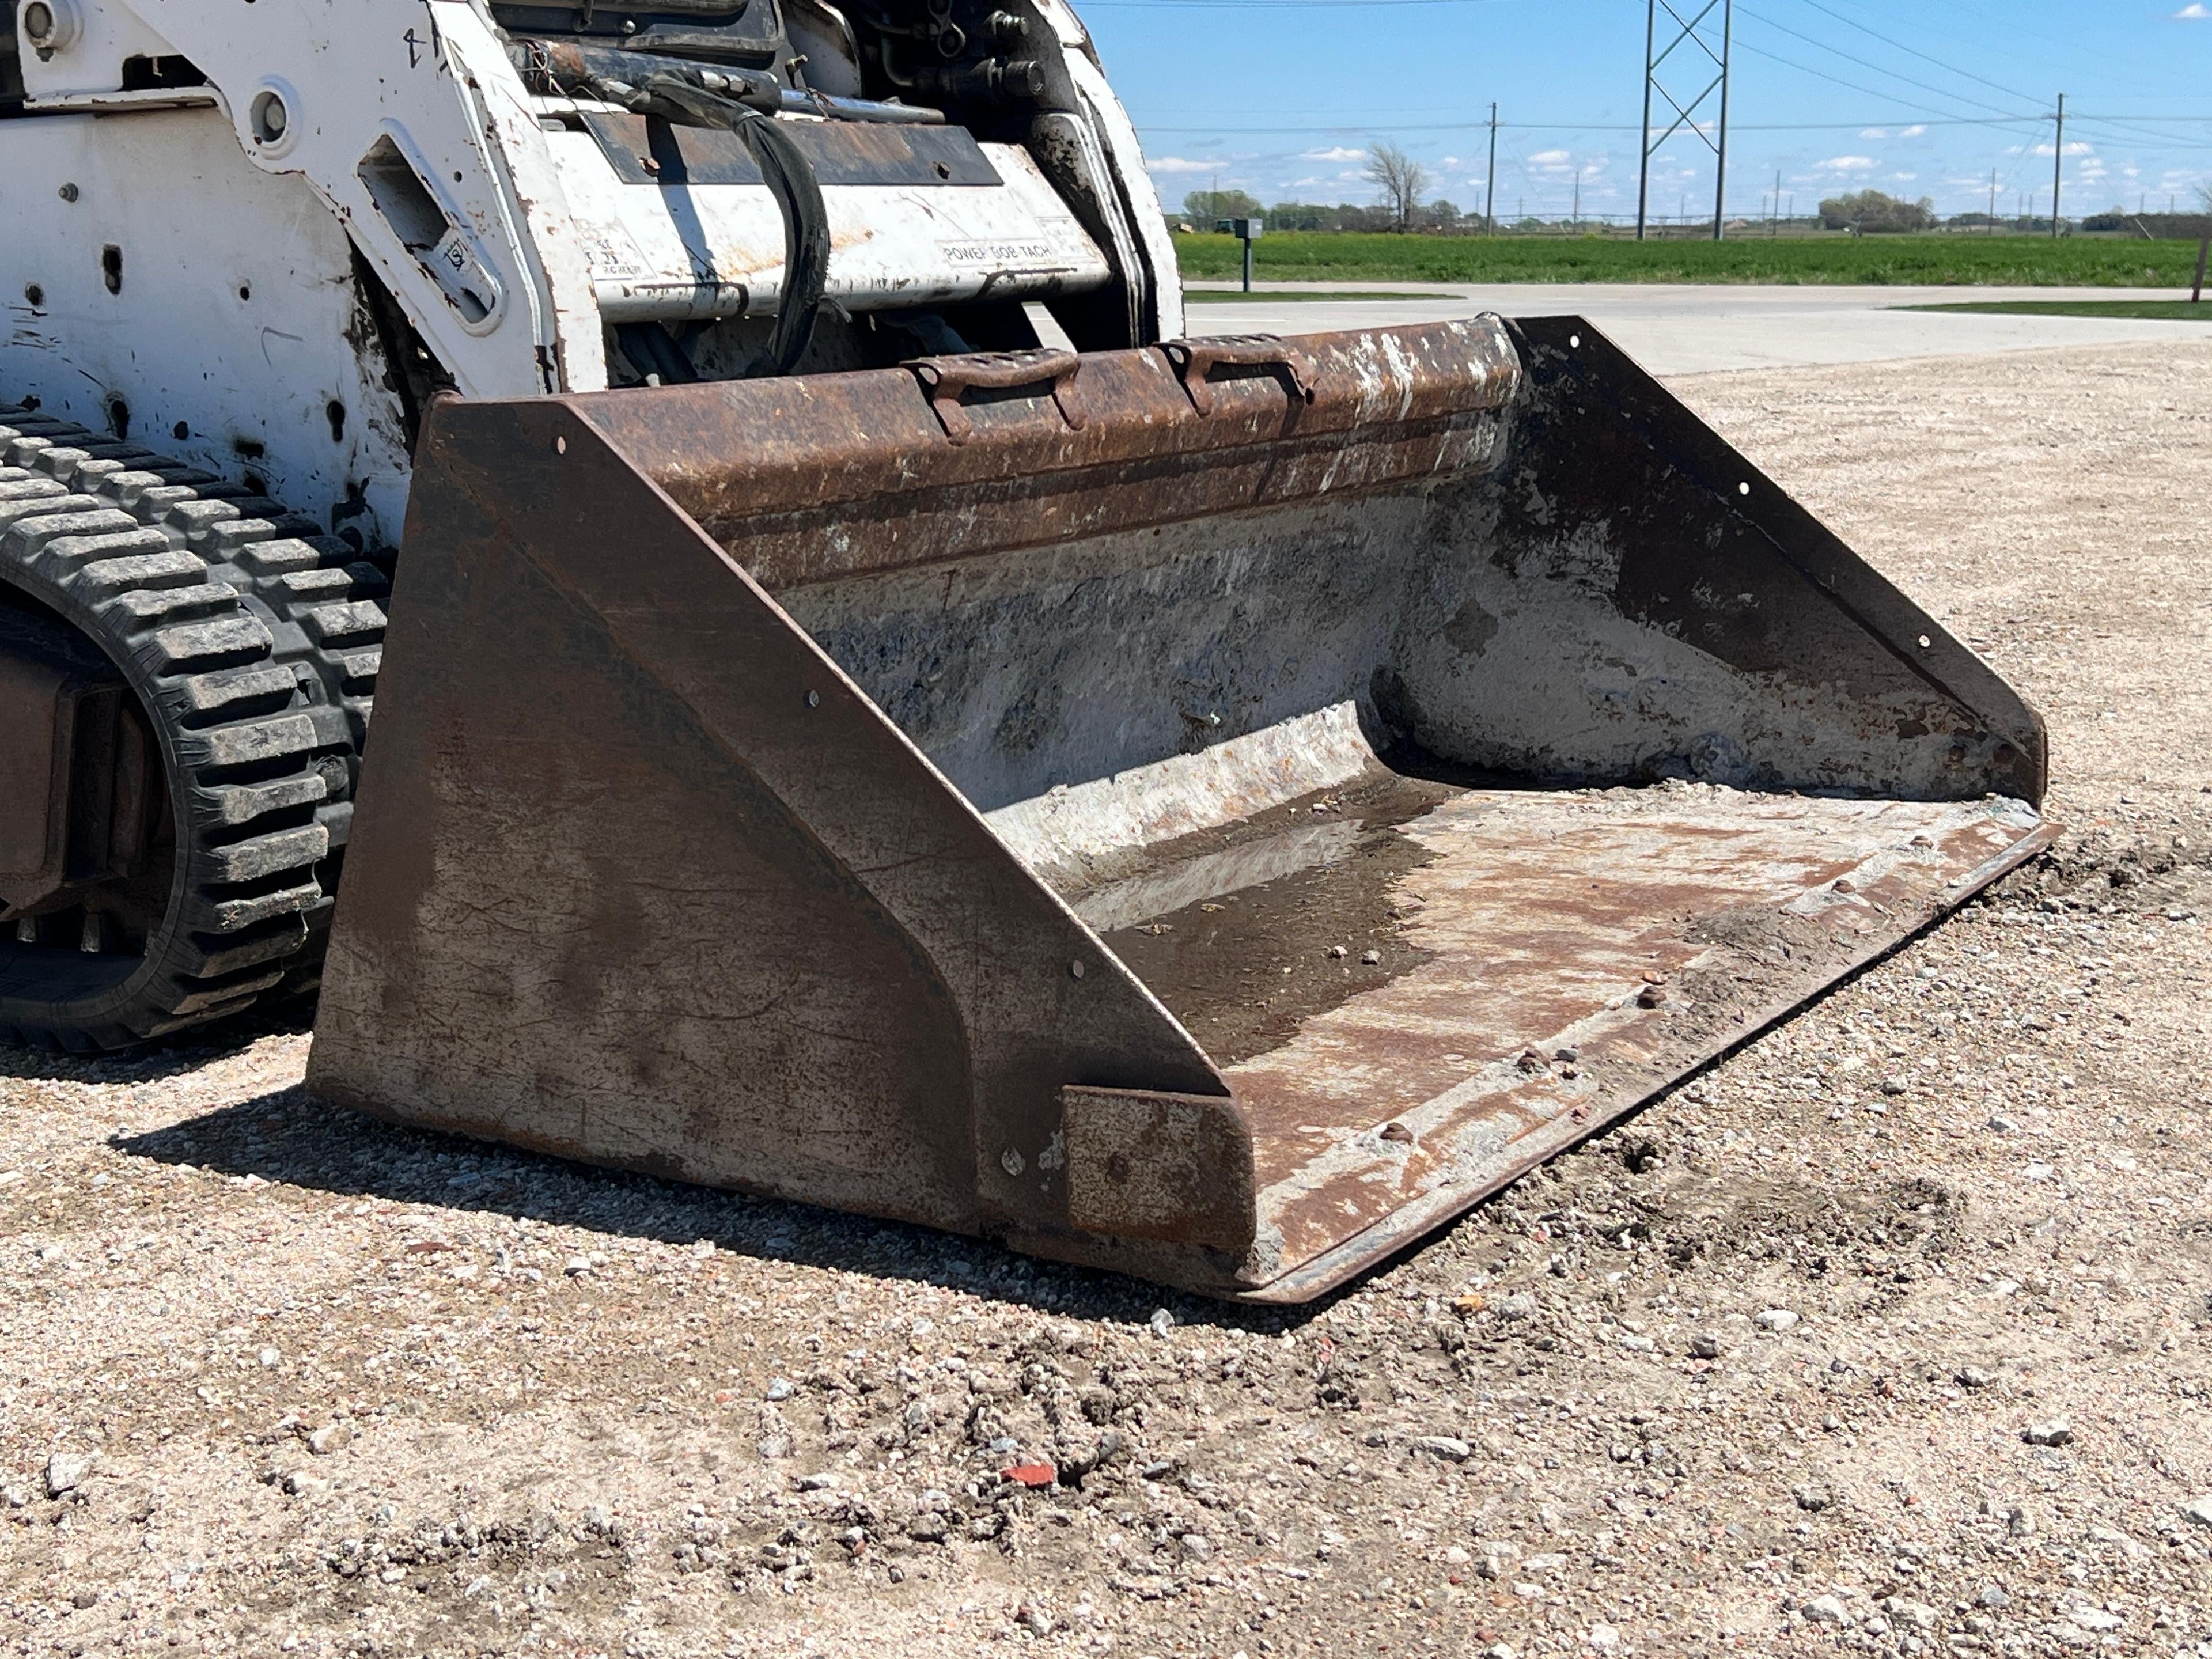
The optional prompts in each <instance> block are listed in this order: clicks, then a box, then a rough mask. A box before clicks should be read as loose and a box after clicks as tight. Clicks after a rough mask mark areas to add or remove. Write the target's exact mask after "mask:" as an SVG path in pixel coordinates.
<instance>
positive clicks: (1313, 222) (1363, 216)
mask: <svg viewBox="0 0 2212 1659" xmlns="http://www.w3.org/2000/svg"><path fill="white" fill-rule="evenodd" d="M1255 215H1257V216H1261V217H1262V218H1264V219H1266V220H1267V228H1268V229H1269V230H1376V231H1379V230H1427V231H1439V230H1446V231H1448V230H1459V229H1464V228H1470V227H1474V226H1477V225H1480V222H1481V220H1480V216H1477V217H1474V218H1472V219H1470V218H1468V217H1466V216H1463V215H1462V213H1461V212H1460V210H1458V209H1457V208H1456V207H1455V206H1453V205H1452V204H1450V203H1449V202H1442V201H1439V202H1425V203H1422V204H1418V205H1416V206H1414V207H1413V209H1411V210H1410V211H1409V212H1408V213H1407V217H1406V219H1405V220H1404V221H1403V222H1401V220H1400V218H1399V215H1398V210H1397V209H1396V208H1395V206H1391V207H1366V206H1362V205H1360V204H1358V203H1353V202H1340V203H1338V204H1336V205H1334V206H1333V207H1332V206H1329V205H1327V204H1323V203H1320V202H1278V203H1276V204H1274V205H1273V207H1267V206H1263V205H1262V204H1261V201H1260V198H1259V197H1256V196H1253V195H1249V194H1248V193H1247V192H1245V191H1241V190H1194V191H1191V193H1190V194H1189V195H1188V196H1186V197H1183V199H1182V214H1181V215H1180V216H1179V217H1180V218H1181V220H1182V222H1184V223H1186V224H1188V225H1189V226H1190V228H1192V229H1193V230H1212V228H1213V227H1214V224H1215V222H1217V221H1219V220H1222V219H1249V218H1251V217H1252V216H1255Z"/></svg>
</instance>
